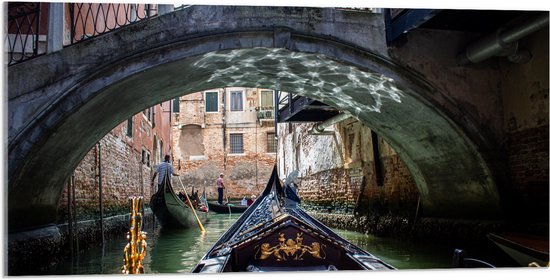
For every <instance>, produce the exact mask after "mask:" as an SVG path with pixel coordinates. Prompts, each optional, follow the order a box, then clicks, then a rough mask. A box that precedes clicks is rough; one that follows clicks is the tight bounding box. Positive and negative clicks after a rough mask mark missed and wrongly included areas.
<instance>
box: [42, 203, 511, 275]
mask: <svg viewBox="0 0 550 280" xmlns="http://www.w3.org/2000/svg"><path fill="white" fill-rule="evenodd" d="M239 215H240V214H232V215H231V216H230V215H227V214H215V213H211V214H209V217H208V221H207V222H206V223H205V224H204V227H205V229H206V233H201V231H200V230H199V229H198V227H197V228H190V229H179V230H170V229H163V228H160V227H156V228H153V229H151V228H146V229H145V231H147V233H148V239H147V242H148V250H147V255H146V256H145V259H144V260H143V265H144V270H145V273H148V274H158V273H189V272H190V271H191V269H193V267H194V266H195V265H196V264H197V263H198V262H199V260H200V259H201V258H202V257H203V256H204V254H206V252H207V251H208V249H210V248H211V247H212V245H214V243H216V241H217V240H218V239H219V237H220V236H221V235H222V234H223V233H224V232H225V231H226V230H227V229H228V228H229V227H230V226H231V225H232V224H233V223H234V222H235V221H236V220H237V218H238V217H239ZM335 232H336V233H337V234H338V235H340V236H342V237H343V238H345V239H347V240H349V241H350V242H352V243H354V244H356V245H357V246H359V247H361V248H363V249H365V250H366V251H368V252H370V253H372V254H374V255H375V256H377V257H378V258H380V259H382V260H384V261H385V262H387V263H389V264H391V265H392V266H394V267H396V268H397V269H426V268H428V269H429V268H449V267H451V261H452V254H453V249H454V248H455V247H453V246H442V245H441V244H435V243H429V242H423V243H418V242H412V241H404V240H399V239H393V238H380V237H376V236H372V235H366V234H364V233H359V232H353V231H346V230H335ZM126 243H127V241H126V239H125V238H124V236H120V237H118V238H116V239H111V240H109V241H108V242H107V243H106V244H105V245H104V246H97V247H96V248H92V249H90V250H88V251H86V252H83V253H81V254H80V255H79V256H78V257H77V258H75V259H74V260H72V261H71V260H66V261H65V262H64V263H60V264H58V265H57V266H56V267H53V268H51V269H50V270H49V271H44V273H43V274H45V275H46V274H50V275H52V274H53V275H67V274H71V275H83V274H121V267H122V265H123V256H122V251H123V249H124V246H125V245H126ZM493 247H495V248H492V247H471V248H468V247H465V248H464V247H461V249H465V250H467V251H469V252H471V253H472V254H471V255H472V256H476V257H478V258H480V259H483V260H487V261H489V262H490V263H493V264H496V265H498V266H499V267H510V266H513V265H510V264H511V262H510V261H511V259H510V258H509V257H507V256H503V255H504V254H503V253H501V252H498V250H499V249H498V248H496V246H493ZM457 248H460V247H457ZM499 256H503V257H499Z"/></svg>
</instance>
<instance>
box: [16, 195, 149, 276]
mask: <svg viewBox="0 0 550 280" xmlns="http://www.w3.org/2000/svg"><path fill="white" fill-rule="evenodd" d="M128 209H129V206H128ZM127 212H129V210H128V211H127ZM154 220H155V218H154V215H153V213H152V211H151V210H150V209H148V208H147V209H145V211H144V214H143V227H142V229H148V228H152V227H153V226H154V223H155V221H154ZM129 229H130V214H124V215H116V216H111V217H107V218H104V219H103V230H104V231H103V233H102V232H101V221H100V220H99V219H93V220H82V221H78V222H77V223H76V224H74V223H73V224H71V225H69V224H68V223H64V224H58V225H52V226H49V227H46V228H41V229H36V230H32V231H26V232H22V233H15V234H10V235H9V239H8V252H7V255H8V262H7V264H8V267H7V269H8V271H7V273H8V275H10V276H16V275H44V273H45V272H47V271H49V269H50V268H51V267H52V266H55V265H56V264H57V263H58V262H60V261H61V260H62V259H67V258H71V257H72V256H73V255H74V257H75V261H76V258H77V256H78V255H79V254H83V253H84V252H85V251H86V250H87V249H90V248H92V247H97V246H100V245H101V244H102V238H105V240H109V239H114V238H119V237H121V236H125V235H126V233H127V232H128V231H129ZM123 250H124V246H121V248H120V256H121V257H120V266H121V268H122V265H123V264H124V263H123V257H122V256H123ZM46 274H47V273H46Z"/></svg>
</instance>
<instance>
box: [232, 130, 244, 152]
mask: <svg viewBox="0 0 550 280" xmlns="http://www.w3.org/2000/svg"><path fill="white" fill-rule="evenodd" d="M229 147H230V150H231V151H230V153H232V154H243V153H244V146H243V134H242V133H231V134H229Z"/></svg>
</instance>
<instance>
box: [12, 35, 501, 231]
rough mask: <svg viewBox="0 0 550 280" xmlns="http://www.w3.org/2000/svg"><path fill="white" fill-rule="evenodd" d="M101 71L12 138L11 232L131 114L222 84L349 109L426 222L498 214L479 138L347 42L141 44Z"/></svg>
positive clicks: (316, 38) (31, 223)
mask: <svg viewBox="0 0 550 280" xmlns="http://www.w3.org/2000/svg"><path fill="white" fill-rule="evenodd" d="M112 36H116V35H112ZM39 59H40V58H39ZM103 65H105V67H102V68H92V69H85V71H87V72H86V73H85V74H86V75H85V77H86V78H85V79H80V80H78V81H71V82H66V84H64V85H63V86H64V88H65V90H62V91H61V93H60V95H59V98H57V99H55V100H52V102H51V103H49V104H48V106H47V107H46V108H45V109H44V110H42V111H40V113H39V114H37V117H36V118H35V119H34V120H33V121H32V122H30V123H29V124H28V125H27V126H26V127H25V128H24V129H22V130H21V131H20V132H19V133H18V134H17V135H15V136H13V137H10V142H9V155H8V159H9V191H8V201H9V203H8V215H9V216H8V225H9V229H10V230H18V229H25V228H30V227H36V226H43V225H46V224H48V223H53V222H54V221H55V217H56V207H57V203H58V200H59V198H60V196H61V192H62V190H63V186H64V182H65V179H66V178H67V177H68V176H69V174H70V173H71V172H72V170H73V169H74V168H75V167H76V165H77V164H78V163H79V161H80V160H81V159H82V157H83V156H84V155H85V153H86V152H87V151H88V150H89V149H90V148H91V147H92V146H93V145H94V143H96V142H97V141H98V140H99V139H101V137H103V136H104V135H105V134H107V133H108V132H109V131H110V130H111V129H112V128H113V127H115V126H116V125H117V124H119V123H120V122H121V121H123V120H125V119H126V118H127V117H128V116H130V115H132V114H134V113H136V112H139V111H140V110H142V109H144V108H147V107H150V106H152V105H154V104H157V103H159V102H161V101H165V100H168V99H171V98H175V97H178V96H181V95H182V94H186V93H192V92H197V91H202V90H206V89H210V88H220V87H227V86H243V87H262V88H274V89H280V90H283V91H288V92H293V93H297V94H300V95H304V96H307V97H311V98H314V99H317V100H321V101H323V102H324V103H326V104H329V105H332V106H334V107H336V108H339V109H341V110H343V111H347V112H349V113H350V114H351V115H353V116H355V117H356V118H358V119H359V120H361V121H362V122H364V123H365V124H367V125H368V126H369V127H371V128H372V129H373V130H375V131H376V132H377V133H378V134H379V135H381V136H382V137H384V139H386V140H387V141H388V142H390V143H391V144H392V146H393V147H394V149H395V150H396V151H397V153H398V154H399V156H400V157H401V158H402V159H403V161H404V162H405V163H406V165H407V166H408V168H409V170H410V171H411V173H412V176H413V178H414V180H415V182H416V185H417V187H418V188H419V192H420V195H421V197H422V201H423V207H424V209H425V211H426V213H427V214H428V215H443V216H458V217H468V216H476V217H477V216H478V215H479V213H480V212H479V211H480V210H482V211H483V212H484V213H487V214H498V212H499V211H500V206H499V203H500V202H499V193H498V189H497V185H496V184H495V181H494V179H493V172H494V171H493V166H492V163H491V162H490V161H487V159H486V156H487V155H486V154H484V150H485V149H486V147H485V144H484V142H483V132H482V131H478V130H477V129H476V126H475V125H474V124H472V123H469V122H468V117H467V115H465V114H462V113H461V112H460V111H459V109H458V108H459V107H458V106H454V105H455V104H453V102H452V100H451V99H449V98H446V97H445V95H444V94H443V93H442V92H441V91H439V90H438V89H436V88H434V87H433V86H431V85H430V83H429V82H427V81H425V80H423V79H422V78H421V77H420V76H418V75H416V74H415V73H414V72H412V71H410V70H407V69H405V68H403V67H401V66H399V65H397V64H395V63H393V62H392V61H390V60H389V59H387V58H385V57H383V56H381V55H377V54H375V53H373V52H371V51H368V50H366V49H364V48H361V47H358V46H356V45H353V44H350V43H349V42H344V41H342V40H338V39H336V38H332V37H327V36H324V35H319V34H316V35H315V34H311V33H304V32H300V31H298V30H294V29H289V28H279V27H259V28H256V29H246V30H235V31H232V32H218V33H213V32H210V33H204V34H201V35H200V36H191V37H185V38H180V39H179V40H172V41H169V42H166V43H165V44H164V45H161V46H160V45H157V46H156V47H154V48H150V47H148V46H146V45H145V46H143V47H142V48H138V49H137V50H136V51H135V52H133V53H131V54H129V55H128V56H126V57H123V58H120V59H116V60H112V61H104V62H103ZM62 83H63V81H62ZM26 139H39V140H37V141H34V142H31V141H27V140H26ZM59 155H63V156H59ZM23 217H25V218H24V219H23Z"/></svg>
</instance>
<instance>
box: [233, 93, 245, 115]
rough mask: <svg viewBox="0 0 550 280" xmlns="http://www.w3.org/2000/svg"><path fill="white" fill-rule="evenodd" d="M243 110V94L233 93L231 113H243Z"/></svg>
mask: <svg viewBox="0 0 550 280" xmlns="http://www.w3.org/2000/svg"><path fill="white" fill-rule="evenodd" d="M242 110H243V92H242V91H241V90H239V91H232V92H231V111H242Z"/></svg>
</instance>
